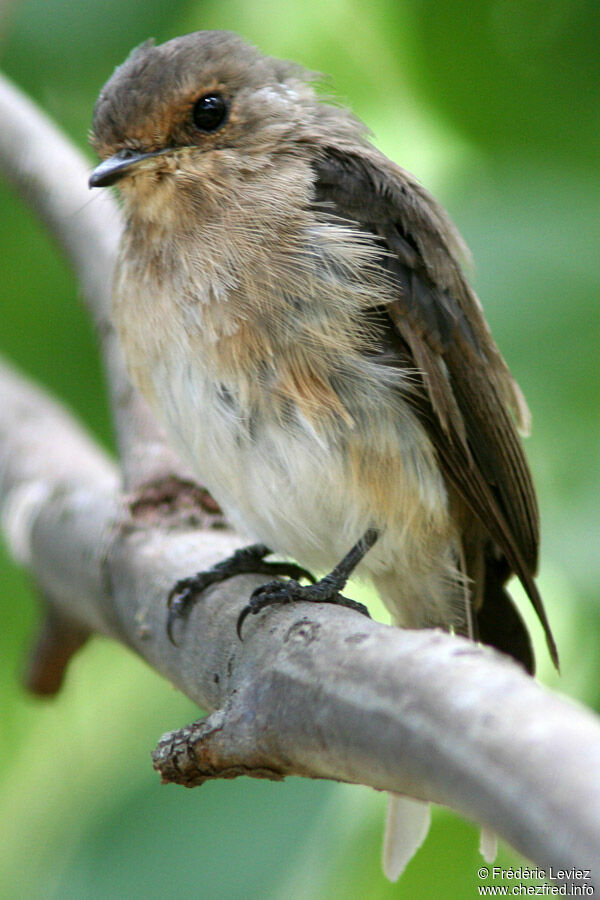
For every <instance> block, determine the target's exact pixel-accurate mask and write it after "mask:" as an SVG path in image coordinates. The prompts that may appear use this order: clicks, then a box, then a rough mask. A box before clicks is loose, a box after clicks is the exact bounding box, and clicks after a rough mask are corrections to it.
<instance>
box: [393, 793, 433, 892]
mask: <svg viewBox="0 0 600 900" xmlns="http://www.w3.org/2000/svg"><path fill="white" fill-rule="evenodd" d="M430 821H431V807H430V804H429V803H424V802H423V801H422V800H413V799H412V798H410V797H402V796H400V794H390V795H389V797H388V808H387V817H386V820H385V836H384V839H383V872H384V874H385V876H386V878H389V880H390V881H398V879H399V878H400V876H401V875H402V873H403V871H404V869H405V868H406V866H407V865H408V863H409V862H410V861H411V859H412V858H413V856H414V855H415V853H416V852H417V850H418V849H419V847H420V846H421V844H422V843H423V841H424V840H425V838H426V837H427V833H428V831H429V823H430Z"/></svg>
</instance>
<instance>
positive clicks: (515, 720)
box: [0, 370, 600, 868]
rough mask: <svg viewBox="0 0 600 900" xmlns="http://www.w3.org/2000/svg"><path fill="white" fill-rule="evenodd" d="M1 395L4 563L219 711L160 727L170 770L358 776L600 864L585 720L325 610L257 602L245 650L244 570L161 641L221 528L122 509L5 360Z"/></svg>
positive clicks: (406, 636)
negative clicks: (169, 608)
mask: <svg viewBox="0 0 600 900" xmlns="http://www.w3.org/2000/svg"><path fill="white" fill-rule="evenodd" d="M0 389H1V392H2V395H3V396H5V397H6V402H4V403H3V404H2V406H1V407H0V446H2V447H3V448H4V450H3V465H2V470H1V471H2V482H1V483H0V491H1V496H4V497H7V498H8V500H7V501H6V502H5V504H4V507H3V522H4V524H5V528H6V529H7V532H8V534H9V535H10V536H11V540H12V545H13V547H14V548H15V549H16V550H17V553H18V555H20V556H21V558H22V559H23V560H24V561H28V562H29V564H30V566H31V568H32V570H33V571H34V573H35V576H36V578H37V579H38V581H39V583H40V585H41V586H42V588H43V590H44V591H45V592H46V593H47V594H49V595H50V596H52V597H56V598H58V599H57V608H58V609H59V611H60V613H61V614H63V615H65V616H66V617H67V618H68V619H69V620H70V621H73V622H75V623H77V624H79V625H81V626H83V627H84V628H85V629H93V630H98V631H101V632H103V633H105V634H110V635H112V636H113V637H116V638H117V639H119V640H121V641H122V642H124V643H126V644H127V645H128V646H129V647H131V648H133V649H134V650H135V651H136V652H137V653H139V654H140V655H141V656H143V657H144V658H145V659H146V660H147V661H148V662H149V663H150V664H151V665H152V666H154V668H156V669H157V670H158V671H160V672H162V673H163V674H164V675H165V676H166V677H167V678H169V679H170V680H171V681H173V682H174V683H175V684H176V685H177V686H178V687H180V688H181V690H183V691H184V692H185V693H186V694H187V695H188V696H190V697H191V698H192V699H194V700H195V701H196V702H198V703H199V704H200V705H201V706H203V707H204V708H206V709H209V710H216V711H217V712H213V713H212V714H211V715H210V716H209V717H208V719H206V720H205V721H204V722H202V723H200V724H197V725H194V726H190V728H188V729H184V730H183V731H182V732H179V733H177V734H173V735H167V736H166V737H165V738H164V739H163V741H162V743H161V745H160V746H159V748H158V750H157V752H156V765H157V767H158V768H159V769H160V771H161V772H162V773H163V777H164V778H165V779H168V780H176V781H178V782H180V783H183V784H187V785H192V784H199V783H201V782H202V781H203V780H205V779H206V778H212V777H232V776H234V775H238V774H249V775H253V776H256V777H272V778H281V777H283V776H285V775H291V774H295V775H304V776H309V777H313V778H314V777H318V778H333V779H337V780H343V781H351V782H360V783H362V784H368V785H371V786H373V787H375V788H378V789H385V790H392V791H398V792H406V793H408V794H410V795H412V796H416V797H420V798H424V799H430V800H434V801H436V802H439V803H444V804H446V805H448V806H451V807H453V808H454V809H457V810H459V811H460V812H462V813H464V814H465V815H466V816H468V817H469V818H472V819H474V820H476V821H478V822H481V823H483V824H485V825H487V826H489V827H490V828H492V829H493V830H495V831H496V832H498V833H499V834H501V835H502V836H503V837H504V838H506V840H508V841H509V842H510V843H511V844H512V845H513V846H514V847H516V848H517V849H518V850H520V851H521V852H522V853H523V854H525V856H527V857H529V858H531V859H533V860H535V861H536V862H537V863H539V864H540V865H543V866H549V865H553V866H554V867H557V866H562V867H563V868H564V867H568V866H572V865H576V866H580V867H581V866H585V867H587V868H589V867H590V866H591V867H593V866H594V864H596V865H598V866H600V778H599V776H598V772H599V771H600V766H599V762H600V727H599V725H598V721H597V719H596V718H595V717H593V716H592V715H591V714H589V713H587V712H585V711H584V710H582V709H580V708H578V707H577V706H575V705H574V704H573V703H570V702H568V701H567V700H564V699H561V698H558V697H555V696H552V695H551V694H550V693H548V692H546V691H544V690H543V689H542V688H540V687H539V686H538V685H536V683H535V682H534V681H533V680H532V679H530V678H529V677H527V676H526V675H524V674H523V673H522V672H521V671H520V669H518V667H517V666H516V665H514V664H513V663H512V662H510V661H509V660H508V659H505V658H502V657H501V656H500V655H499V654H496V653H494V652H492V651H490V650H488V649H485V648H481V647H477V646H475V645H473V644H472V643H470V642H468V641H466V640H463V639H460V638H454V637H450V636H448V635H445V634H441V633H438V632H427V631H402V630H399V629H397V628H391V627H388V626H385V625H381V624H379V623H376V622H373V621H370V620H368V619H365V618H363V617H362V616H359V615H357V614H356V613H353V612H350V611H349V610H345V609H341V608H337V607H331V606H326V605H315V604H295V605H294V606H293V607H282V608H277V609H273V610H270V611H268V612H265V613H262V614H261V615H260V616H258V617H257V618H256V619H251V620H250V621H248V622H247V624H246V626H245V639H244V641H243V642H240V641H238V639H237V636H236V634H235V622H236V619H237V616H238V614H239V612H240V609H241V606H242V605H243V604H244V603H245V600H246V598H247V597H248V596H249V593H250V591H251V590H252V589H253V588H254V587H255V586H256V585H257V584H258V583H260V578H258V577H254V576H252V577H250V576H245V577H243V578H237V579H232V580H231V581H229V582H227V583H226V584H225V585H223V586H220V587H218V588H214V589H211V590H209V591H207V592H206V595H205V597H204V598H203V600H202V602H201V603H199V604H198V605H197V607H196V608H195V609H194V611H193V613H192V615H191V616H190V618H189V620H188V621H187V622H185V623H183V625H184V627H182V628H181V629H180V635H179V636H180V646H179V647H177V648H176V647H173V646H172V645H171V644H170V643H169V641H168V639H167V636H166V632H165V614H166V610H165V596H166V593H167V591H168V588H169V586H170V585H171V584H172V583H173V581H174V580H175V579H176V578H177V577H179V576H181V575H182V574H188V573H189V572H190V571H193V570H194V568H196V567H198V566H200V567H204V566H207V565H210V564H211V563H213V562H215V561H216V560H217V559H218V558H221V557H223V556H224V555H225V554H226V553H228V552H230V551H231V549H232V548H233V546H234V545H235V543H236V541H235V538H234V537H233V536H232V534H231V533H229V532H224V531H222V530H219V531H212V532H209V536H210V540H209V539H208V537H207V535H206V533H205V534H204V535H199V534H198V532H197V531H196V530H190V529H189V527H186V526H185V523H182V521H181V520H179V521H176V522H173V521H172V522H170V523H168V524H164V523H163V524H162V525H156V524H150V525H148V524H147V523H146V522H145V521H143V520H142V521H141V522H140V521H135V520H134V519H133V518H132V517H131V516H130V515H129V513H128V511H127V508H126V507H125V506H124V505H123V503H122V501H121V499H120V497H119V494H118V492H117V487H116V474H115V470H114V468H113V467H112V465H111V464H110V462H109V461H108V460H106V459H105V458H104V457H103V456H102V454H100V453H99V451H97V450H96V449H95V448H94V446H93V445H92V444H90V442H89V439H88V438H87V437H86V436H84V435H82V434H81V432H80V430H79V429H78V427H77V426H76V425H75V424H74V423H73V422H71V421H70V420H69V418H68V416H66V414H65V413H64V412H62V411H61V410H60V409H58V408H57V406H56V405H55V404H54V403H53V402H52V401H49V399H48V398H47V397H46V396H44V395H42V394H40V393H39V392H38V391H36V390H35V389H33V388H31V387H30V386H27V385H24V384H22V383H21V384H19V383H18V382H17V381H16V380H15V376H14V374H13V373H11V372H10V371H7V370H0ZM17 413H18V415H17ZM15 422H17V423H18V424H17V427H15ZM11 426H12V427H11ZM65 452H66V453H67V455H68V465H67V464H65V460H64V458H63V455H62V454H63V453H65ZM19 548H20V549H19Z"/></svg>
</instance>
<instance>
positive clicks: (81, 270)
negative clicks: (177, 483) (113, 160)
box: [0, 75, 183, 490]
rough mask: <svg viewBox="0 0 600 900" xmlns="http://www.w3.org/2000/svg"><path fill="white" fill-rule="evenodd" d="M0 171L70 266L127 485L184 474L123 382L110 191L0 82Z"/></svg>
mask: <svg viewBox="0 0 600 900" xmlns="http://www.w3.org/2000/svg"><path fill="white" fill-rule="evenodd" d="M0 118H1V120H2V123H3V124H2V128H1V129H0V169H1V170H2V171H3V173H4V175H5V177H6V178H7V180H8V181H9V182H10V183H11V184H12V185H13V187H14V188H15V189H16V190H17V192H18V193H19V194H20V195H21V196H22V197H24V198H25V199H26V200H27V202H28V203H29V205H30V206H31V208H32V209H33V211H34V212H35V214H36V215H37V216H39V218H40V219H41V220H42V222H44V224H45V225H46V227H47V228H48V231H49V233H50V234H51V235H52V236H53V237H54V239H55V240H56V241H57V243H58V244H59V246H60V248H61V249H62V250H63V252H64V253H65V255H66V257H67V259H68V260H69V262H70V263H71V265H72V266H73V269H74V270H75V274H76V275H77V278H78V280H79V282H80V284H81V288H82V291H83V297H84V300H85V303H86V306H87V308H88V310H89V312H90V315H91V316H92V319H93V321H94V323H95V326H96V332H97V334H98V339H99V341H100V346H101V349H102V355H103V359H104V364H105V370H106V373H107V380H108V385H109V390H110V394H111V406H112V410H113V415H114V418H115V429H116V433H117V439H118V444H119V455H120V458H121V463H122V467H123V476H124V481H125V484H126V486H127V487H128V488H129V489H131V490H134V489H136V488H138V487H140V486H141V485H144V484H146V483H147V482H151V481H154V480H159V479H162V478H165V477H167V476H168V475H169V474H171V473H172V472H174V471H179V472H181V471H183V466H182V464H181V462H180V461H179V460H178V458H177V456H176V455H175V453H174V452H173V451H172V450H171V449H170V448H169V447H168V446H167V445H166V443H165V440H164V436H163V434H162V431H161V430H160V428H159V427H158V425H157V424H156V421H155V419H154V417H153V415H152V413H151V412H150V410H149V408H148V407H147V405H146V403H145V402H144V400H143V399H142V398H141V396H140V395H139V393H138V392H137V391H135V390H134V389H133V388H132V386H131V383H130V381H129V377H128V375H127V372H126V370H125V364H124V361H123V357H122V354H121V349H120V347H119V344H118V340H117V336H116V334H115V330H114V327H113V325H112V323H111V321H110V295H111V287H112V273H113V269H114V264H115V258H116V253H117V248H118V244H119V238H120V235H121V231H122V228H123V222H122V217H121V212H120V210H119V207H118V206H117V204H116V202H115V200H114V198H113V197H112V196H111V195H110V194H109V192H108V191H100V192H98V191H97V192H96V193H95V194H94V195H91V194H90V191H89V188H88V184H87V182H88V178H89V174H90V171H91V166H90V163H89V161H88V160H87V159H86V157H84V156H83V155H82V154H81V153H80V152H79V151H78V150H77V149H76V148H75V147H74V146H73V145H72V144H71V142H70V141H69V140H68V138H66V136H65V135H64V134H62V133H61V132H60V131H59V129H58V128H57V127H56V125H54V123H53V122H51V121H50V120H49V119H48V117H47V116H45V115H44V114H43V113H42V112H41V111H40V110H39V109H38V108H37V106H35V104H34V103H32V102H31V100H29V98H28V97H26V96H25V95H24V94H23V93H22V92H21V91H19V89H18V88H17V87H15V85H13V84H12V83H11V82H10V81H9V80H8V79H7V78H6V77H4V76H2V75H0Z"/></svg>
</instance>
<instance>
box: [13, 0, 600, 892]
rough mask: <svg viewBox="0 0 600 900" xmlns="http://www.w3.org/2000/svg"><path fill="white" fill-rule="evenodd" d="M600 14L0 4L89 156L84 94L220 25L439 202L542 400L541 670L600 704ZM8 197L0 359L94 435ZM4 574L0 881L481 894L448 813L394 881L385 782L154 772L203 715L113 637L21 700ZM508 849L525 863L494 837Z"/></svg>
mask: <svg viewBox="0 0 600 900" xmlns="http://www.w3.org/2000/svg"><path fill="white" fill-rule="evenodd" d="M599 25H600V13H599V8H598V5H597V3H596V2H595V0H546V2H544V3H541V2H539V0H537V2H536V0H482V2H479V3H477V4H473V3H471V2H466V0H436V2H435V3H434V2H433V0H370V2H369V3H368V4H367V3H366V2H365V3H360V2H358V0H354V2H352V0H330V2H328V3H327V4H323V3H321V2H320V0H318V2H317V0H308V2H307V0H304V2H299V0H278V2H275V0H257V2H247V0H219V2H216V0H206V2H201V0H196V2H192V0H188V2H181V0H172V2H170V3H169V4H165V3H163V2H160V0H143V2H142V0H130V2H129V3H127V4H124V3H122V2H116V0H87V2H86V3H81V4H73V3H71V2H67V0H23V2H16V0H13V2H12V3H11V4H8V5H7V6H5V7H4V8H3V10H2V16H1V17H0V53H1V63H2V66H3V68H4V70H5V71H6V72H7V73H8V74H9V75H10V76H11V77H12V78H13V79H14V80H15V81H16V82H17V83H19V84H20V85H22V86H23V87H24V88H25V89H26V90H27V91H29V92H30V93H31V94H32V96H33V97H34V98H35V99H36V100H37V101H38V102H39V103H40V104H41V105H42V106H43V107H44V108H45V109H46V110H47V111H48V112H49V113H50V114H51V115H52V116H53V117H54V118H55V119H56V120H57V121H58V123H59V124H60V125H61V126H62V127H63V128H64V129H65V130H66V131H67V132H68V133H69V134H70V135H71V137H72V138H73V139H74V140H75V141H76V142H78V143H79V144H80V145H81V146H84V145H85V141H86V133H87V129H88V127H89V122H90V118H91V110H92V107H93V103H94V100H95V97H96V95H97V93H98V90H99V88H100V87H101V85H102V83H103V82H104V81H105V80H106V78H107V77H108V76H109V75H110V73H111V72H112V69H113V68H114V66H115V65H117V64H118V63H120V62H121V61H122V60H123V58H124V57H125V55H126V54H127V52H128V51H129V49H130V48H131V47H132V46H134V45H135V44H137V43H140V42H141V41H143V40H145V39H146V38H147V37H149V36H154V37H155V38H156V39H157V40H159V41H162V40H166V39H168V38H170V37H173V36H175V35H177V34H180V33H183V32H185V31H191V30H194V29H197V28H227V29H231V30H234V31H239V32H240V33H242V34H243V35H245V36H246V37H247V38H249V39H250V40H252V41H254V42H255V43H257V44H258V45H259V46H260V47H261V48H262V49H263V50H264V51H265V52H268V53H271V54H273V55H276V56H288V57H291V58H294V59H297V60H299V61H301V62H303V63H304V64H305V65H307V66H309V67H311V68H313V69H316V70H319V71H323V72H328V73H331V74H332V76H333V78H332V82H331V84H332V86H333V87H334V88H335V90H336V92H337V94H338V95H339V96H340V97H341V98H343V99H345V100H346V99H347V100H348V102H351V103H352V105H353V107H354V109H355V111H356V112H357V113H358V114H359V115H360V116H361V117H362V118H363V119H364V120H365V121H366V122H367V123H368V124H369V126H370V127H371V129H372V130H373V132H374V134H375V140H376V142H377V143H378V145H379V146H380V147H381V148H382V149H383V150H384V151H385V152H387V153H388V154H389V155H390V156H392V157H393V158H395V159H396V160H397V161H399V162H400V163H401V164H403V165H405V166H406V167H407V168H409V169H411V170H412V171H414V172H415V173H416V174H417V175H418V176H419V177H420V179H421V180H422V181H423V182H424V183H425V184H426V185H427V186H428V187H430V188H431V189H432V190H433V191H434V192H435V193H436V194H437V195H438V196H439V197H440V198H441V199H442V200H443V201H444V202H445V204H446V205H447V207H448V208H449V209H450V211H451V213H452V215H453V217H454V218H455V220H456V221H457V223H458V224H459V226H460V227H461V229H462V230H463V233H464V235H465V237H466V238H467V241H468V243H469V244H470V245H471V248H472V250H473V254H474V258H475V260H476V270H475V275H474V280H475V283H476V286H477V288H478V290H479V292H480V295H481V297H482V299H483V302H484V306H485V309H486V313H487V316H488V319H489V321H490V324H491V326H492V330H493V331H494V334H495V336H496V338H497V340H498V343H499V345H500V347H501V349H502V351H503V352H504V354H505V356H506V358H507V360H508V362H509V364H510V365H511V367H512V369H513V371H514V372H515V374H516V375H517V377H518V378H519V381H520V382H521V385H522V387H523V389H524V391H525V394H526V395H527V397H528V399H529V401H530V404H531V407H532V410H533V414H534V432H533V437H532V438H531V440H530V441H529V442H528V453H529V456H530V460H531V464H532V468H533V470H534V474H535V478H536V482H537V485H538V488H539V493H540V505H541V510H542V522H543V538H544V545H543V551H544V552H543V563H542V570H541V577H540V584H541V587H542V591H543V593H544V595H545V597H546V598H547V603H548V606H549V611H550V617H551V619H552V621H553V622H554V623H555V626H556V631H557V634H558V638H559V645H560V647H561V652H562V663H563V676H562V678H561V679H560V680H559V679H558V677H557V676H556V675H554V674H553V673H552V672H551V671H550V668H549V665H548V662H547V659H546V656H545V651H544V648H543V645H542V643H541V642H540V641H539V628H538V626H537V624H536V623H535V622H534V621H533V619H532V618H531V617H530V614H529V612H528V613H527V615H528V616H529V617H530V618H529V620H530V621H531V624H532V629H533V631H534V633H535V636H536V640H537V642H538V655H539V658H540V661H541V665H540V674H541V677H542V679H543V680H545V681H547V682H548V683H550V684H552V685H555V686H556V685H557V686H559V687H560V689H561V690H563V691H565V692H567V693H570V694H572V695H574V696H577V697H579V698H580V699H582V700H584V701H585V702H587V703H590V704H592V705H595V706H596V707H598V706H600V695H599V689H598V684H599V683H600V679H599V677H598V675H599V672H598V669H599V659H600V655H599V654H598V642H599V640H600V605H599V603H598V584H599V583H600V553H598V548H597V538H598V508H599V505H600V503H599V501H600V478H599V475H600V403H599V400H600V384H599V380H598V346H599V344H600V308H599V304H598V284H599V278H598V275H599V273H598V266H599V257H600V254H599V253H598V247H599V237H600V234H599V224H598V223H599V216H598V209H599V199H600V175H599V173H598V168H597V158H598V136H599V135H600V127H599V124H600V123H599V121H598V118H599V115H600V103H599V102H598V101H599V97H598V93H599V90H600V77H599V75H600V72H599V67H600V57H599V55H598V50H597V46H598V37H599ZM90 160H91V157H90ZM91 164H92V163H91V161H90V165H91ZM90 202H94V199H93V196H92V197H91V199H90ZM0 208H1V210H2V220H3V222H4V227H3V229H2V231H1V234H0V243H1V251H0V252H1V258H2V259H3V261H4V262H3V284H2V292H1V301H0V302H1V307H2V318H1V321H2V343H3V348H4V352H5V353H6V354H7V355H8V356H9V357H10V358H12V359H13V360H14V361H15V362H17V363H18V364H19V365H21V367H22V368H23V369H24V370H25V371H27V372H28V373H30V374H31V375H32V376H34V377H35V378H37V379H38V380H39V381H40V382H43V383H44V384H46V385H47V386H48V388H49V389H50V390H51V391H53V392H55V393H56V394H58V395H59V396H60V397H62V398H63V399H64V401H65V402H66V403H67V404H69V405H70V406H71V407H72V408H73V409H74V410H75V412H76V413H77V414H78V415H79V416H80V417H81V419H82V420H84V421H85V422H86V423H87V425H88V427H89V428H91V429H92V431H94V433H95V434H96V435H97V437H98V439H99V440H101V441H102V442H103V443H104V444H106V445H109V446H110V444H111V441H112V438H111V433H110V424H109V417H108V412H107V406H106V401H105V397H104V388H103V384H102V375H101V372H100V368H99V365H98V361H97V358H96V352H95V347H94V338H93V334H92V329H91V327H90V325H89V323H88V322H87V320H86V317H85V315H84V313H83V311H82V309H81V307H80V305H79V302H78V288H77V285H76V284H75V282H74V280H73V278H72V275H71V273H70V272H69V271H68V269H67V267H66V266H65V264H64V262H63V261H62V259H61V258H60V257H59V256H58V255H57V253H56V249H55V247H54V246H53V244H52V240H51V237H50V236H48V235H46V234H45V233H44V232H43V231H42V229H41V228H40V226H39V225H38V224H37V223H36V222H35V221H34V220H33V219H32V217H31V215H30V214H29V212H28V210H26V209H25V207H24V206H23V205H22V203H21V201H20V200H19V199H18V198H16V197H14V196H13V195H12V194H11V193H10V191H9V190H8V189H7V188H6V187H5V186H3V185H1V184H0ZM0 567H1V571H2V575H1V578H2V584H3V587H4V592H3V595H4V604H3V623H4V627H3V629H2V631H1V632H0V647H1V651H2V652H1V653H0V675H1V679H2V681H1V684H2V690H3V700H4V702H3V722H4V728H3V729H2V732H1V733H0V761H1V763H2V765H1V769H0V771H1V774H0V820H1V821H2V822H3V823H4V825H5V827H4V828H3V829H2V831H3V836H2V838H0V859H1V860H2V862H1V863H0V895H1V896H6V897H10V898H19V897H24V898H25V897H27V898H29V897H31V896H36V897H40V898H45V897H48V898H50V897H52V898H64V897H80V896H85V897H86V898H105V897H111V898H112V897H127V898H136V897H140V898H141V897H144V898H148V900H151V898H154V897H159V896H160V897H162V896H165V895H167V896H168V895H174V894H176V893H179V892H180V891H182V892H183V891H185V892H186V893H189V894H191V895H193V896H198V897H213V896H214V897H216V896H218V897H222V898H236V897H261V898H262V897H265V898H279V897H281V898H283V897H286V898H325V897H327V898H332V897H342V896H343V897H344V898H359V897H360V898H361V900H362V898H383V897H392V896H398V897H419V898H427V897H438V896H439V895H440V883H442V882H443V884H444V889H443V893H444V896H445V897H448V898H452V897H456V898H463V897H466V896H471V895H474V893H475V891H476V887H475V886H476V884H477V877H476V872H477V867H478V864H479V857H478V855H477V834H476V829H475V828H474V827H473V826H471V825H467V824H465V823H463V822H461V821H460V820H458V819H457V817H456V816H454V815H452V814H451V813H449V812H446V811H443V810H440V811H438V812H437V813H436V816H435V819H434V825H433V829H432V833H431V835H430V838H429V840H428V842H427V844H426V845H425V847H424V848H423V850H422V851H421V852H420V854H419V855H418V856H417V858H416V859H415V860H414V862H413V863H411V865H410V867H409V869H408V871H407V872H406V874H405V876H404V877H403V879H402V880H401V881H400V882H399V884H397V885H388V884H387V883H386V882H385V880H384V879H383V876H382V875H381V871H380V867H379V854H380V840H381V828H382V819H383V808H384V798H383V797H381V796H380V795H377V794H375V793H374V792H372V791H369V790H367V789H363V788H356V787H350V786H341V785H333V784H328V783H321V782H308V781H305V780H300V779H291V780H290V781H288V782H287V783H285V784H283V785H280V784H267V783H262V782H252V781H248V780H238V781H235V782H223V783H219V784H209V785H206V786H205V787H203V788H202V789H201V790H196V791H190V792H185V791H182V790H179V789H177V788H173V787H169V788H161V787H160V785H159V784H158V781H157V778H156V776H155V775H154V773H153V772H152V769H151V766H150V760H149V751H150V749H151V748H152V747H153V745H154V743H155V741H156V739H157V738H158V737H159V735H160V734H161V733H162V732H163V731H165V730H168V729H169V728H175V727H177V726H179V725H182V724H183V723H184V722H186V721H188V720H190V719H192V718H194V717H196V716H197V714H198V712H197V710H196V709H195V708H194V707H193V705H192V704H191V703H190V702H189V701H187V700H186V699H185V698H183V697H182V696H181V695H179V694H177V693H176V692H174V691H173V690H172V688H170V687H169V685H167V684H166V683H165V682H163V681H162V680H161V679H159V678H158V676H156V675H155V674H154V673H152V672H151V671H149V670H148V669H147V668H146V667H145V666H144V665H143V664H142V663H140V662H139V661H138V660H137V659H135V658H134V657H133V656H131V655H130V654H129V653H127V652H126V651H125V650H123V649H122V648H120V647H118V646H115V645H112V644H110V643H108V642H106V641H102V640H99V639H98V640H96V641H94V642H92V643H91V645H89V646H88V647H86V648H85V650H84V651H82V653H81V654H80V656H79V657H78V658H77V659H76V660H75V661H74V663H73V665H72V667H71V670H70V672H69V675H68V678H67V682H66V685H65V688H64V690H63V691H62V693H61V695H60V696H59V697H58V698H57V699H56V700H54V701H51V702H41V701H39V700H35V699H32V698H30V697H28V696H26V695H25V694H24V692H23V691H22V690H21V688H20V687H19V684H18V670H19V668H20V666H21V664H22V663H21V661H22V657H23V653H24V647H25V646H26V645H27V642H28V638H29V635H30V632H31V630H32V629H33V628H34V626H35V622H36V619H37V610H36V603H35V599H34V593H35V592H34V591H33V590H31V589H30V586H29V584H28V580H27V577H26V575H24V574H23V573H22V572H20V571H19V570H18V569H17V568H16V567H15V566H14V564H13V563H11V561H10V560H9V559H8V558H7V556H6V554H4V555H3V556H2V558H1V559H0ZM516 727H518V723H517V724H516ZM502 861H504V862H505V863H508V862H509V861H512V862H513V863H514V862H515V857H514V856H511V855H510V854H509V851H508V850H503V851H502ZM582 864H585V861H582Z"/></svg>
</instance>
